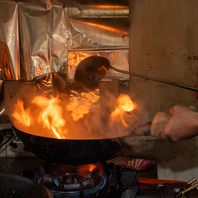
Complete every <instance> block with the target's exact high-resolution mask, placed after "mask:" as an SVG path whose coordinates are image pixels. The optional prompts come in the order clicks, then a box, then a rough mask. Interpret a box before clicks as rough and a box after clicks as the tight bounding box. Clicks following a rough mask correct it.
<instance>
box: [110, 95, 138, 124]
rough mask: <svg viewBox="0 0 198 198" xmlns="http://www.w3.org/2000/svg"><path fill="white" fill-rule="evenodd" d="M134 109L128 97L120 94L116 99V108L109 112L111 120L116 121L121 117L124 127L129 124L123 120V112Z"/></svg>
mask: <svg viewBox="0 0 198 198" xmlns="http://www.w3.org/2000/svg"><path fill="white" fill-rule="evenodd" d="M134 109H135V106H134V103H133V101H132V100H131V99H130V97H129V96H128V95H126V94H124V95H121V96H119V97H118V99H117V107H116V109H115V110H114V111H113V112H112V113H111V116H110V117H111V120H113V121H116V120H117V121H118V120H119V119H121V121H122V123H123V125H124V126H125V127H128V126H129V125H128V124H127V123H126V122H125V120H124V114H125V112H131V111H133V110H134Z"/></svg>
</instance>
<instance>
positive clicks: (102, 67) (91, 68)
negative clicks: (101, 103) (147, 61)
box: [74, 56, 198, 91]
mask: <svg viewBox="0 0 198 198" xmlns="http://www.w3.org/2000/svg"><path fill="white" fill-rule="evenodd" d="M109 69H112V70H114V71H117V72H119V73H123V74H128V75H131V76H136V77H139V78H144V79H147V80H152V81H156V82H161V83H165V84H169V85H173V86H176V87H180V88H183V89H188V90H191V91H198V87H194V86H188V85H183V84H179V83H175V82H170V81H165V80H162V79H158V78H153V77H149V76H144V75H140V74H137V73H133V72H128V71H124V70H120V69H117V68H115V67H113V66H111V65H110V62H109V60H108V59H107V58H105V57H102V56H90V57H87V58H85V59H83V60H82V61H81V62H80V63H79V65H78V66H77V68H76V71H75V75H74V80H75V82H77V83H81V84H83V85H84V86H86V87H88V88H89V89H95V88H96V87H97V85H98V83H99V82H100V80H101V79H102V78H103V77H104V76H105V75H106V74H107V72H108V71H109Z"/></svg>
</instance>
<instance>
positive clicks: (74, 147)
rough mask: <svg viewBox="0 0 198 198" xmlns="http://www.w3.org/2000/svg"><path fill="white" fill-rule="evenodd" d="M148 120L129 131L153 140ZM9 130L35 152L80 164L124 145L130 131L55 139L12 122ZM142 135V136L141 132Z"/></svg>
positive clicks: (99, 159)
mask: <svg viewBox="0 0 198 198" xmlns="http://www.w3.org/2000/svg"><path fill="white" fill-rule="evenodd" d="M150 129H151V122H149V123H145V124H141V125H139V126H138V127H137V128H136V129H135V130H134V131H133V134H134V135H135V136H136V135H137V134H138V137H140V138H141V137H144V138H145V137H148V140H155V139H158V138H159V137H157V138H156V137H152V136H150ZM13 133H14V134H15V135H16V136H17V137H18V138H20V140H21V141H22V142H23V143H24V145H25V146H26V148H27V149H28V150H29V151H31V152H32V153H33V154H35V155H36V156H38V157H40V158H42V159H44V160H47V161H50V162H54V163H58V164H68V165H83V164H91V163H96V162H102V161H106V160H108V159H110V158H112V157H114V155H115V154H116V153H117V152H118V151H119V150H120V149H121V148H122V147H123V146H124V144H125V140H126V139H128V137H133V138H135V137H134V136H132V134H130V135H123V136H121V137H114V138H107V139H87V140H86V139H83V140H80V139H79V140H78V139H55V138H49V137H42V136H36V135H32V134H29V133H26V132H23V131H21V130H19V129H17V128H16V127H14V126H13ZM145 135H146V136H145Z"/></svg>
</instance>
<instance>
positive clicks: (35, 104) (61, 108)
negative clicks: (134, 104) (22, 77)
mask: <svg viewBox="0 0 198 198" xmlns="http://www.w3.org/2000/svg"><path fill="white" fill-rule="evenodd" d="M98 99H99V96H98V95H96V94H95V93H93V92H89V93H81V95H79V96H77V97H74V96H73V97H71V98H70V99H69V100H68V101H63V100H61V99H59V98H52V99H49V98H46V97H44V96H35V98H34V99H33V100H32V101H31V103H30V107H29V108H27V109H25V108H24V104H23V101H22V100H18V101H17V103H16V104H15V106H14V112H13V113H12V118H13V119H14V121H16V122H17V123H18V125H21V126H23V128H24V126H25V127H33V126H34V127H35V129H36V130H37V131H35V133H39V131H38V128H39V129H41V130H42V133H49V132H51V133H53V135H49V134H47V136H53V137H56V138H58V139H64V138H67V132H68V128H69V121H68V120H69V119H70V117H69V115H70V114H71V116H72V118H73V121H78V120H79V119H81V118H83V117H84V115H86V114H88V113H89V111H90V109H91V107H92V105H93V104H94V103H95V102H97V100H98ZM30 109H31V110H30ZM30 111H31V113H30ZM35 125H38V126H35ZM34 127H33V128H34ZM43 129H47V130H46V132H45V130H43ZM29 130H31V129H29ZM37 135H38V134H37Z"/></svg>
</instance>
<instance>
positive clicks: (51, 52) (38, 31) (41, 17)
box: [0, 0, 129, 81]
mask: <svg viewBox="0 0 198 198" xmlns="http://www.w3.org/2000/svg"><path fill="white" fill-rule="evenodd" d="M0 13H1V16H0V24H1V31H0V41H1V42H3V43H5V44H6V45H7V47H8V54H9V56H10V62H11V65H10V66H9V67H10V69H9V71H10V75H9V78H8V80H9V79H10V78H11V79H12V80H27V81H29V80H32V79H34V78H36V77H38V76H41V75H48V74H50V73H56V72H58V73H60V74H64V75H65V76H66V74H67V75H68V61H69V59H68V57H71V56H70V55H68V53H74V54H75V53H80V52H81V53H82V52H84V51H85V52H86V51H87V50H89V52H90V53H95V51H100V53H101V54H108V55H109V54H110V56H113V57H114V61H115V62H117V61H118V60H119V57H120V56H119V57H118V59H116V57H117V56H116V54H117V53H121V54H122V58H124V59H125V60H128V48H129V30H128V27H129V21H128V18H129V6H128V1H122V0H117V1H115V2H112V1H110V0H105V1H102V2H100V1H99V0H97V1H85V0H75V1H61V0H54V1H48V0H42V1H41V0H35V1H23V2H19V1H12V0H11V1H3V0H0ZM108 58H109V57H108ZM1 59H2V58H1ZM118 62H119V61H118ZM112 65H114V64H113V63H112ZM114 66H117V65H114ZM123 67H128V62H127V64H125V65H122V69H126V68H123ZM118 68H119V67H118ZM1 69H4V70H5V67H3V66H1ZM127 70H128V68H127ZM6 71H7V70H6ZM4 73H5V72H4ZM114 74H115V72H114V73H112V74H110V75H112V76H113V75H114ZM69 76H70V77H69V80H70V78H71V76H72V74H71V75H70V74H69ZM117 77H118V78H123V75H122V74H119V75H118V74H117ZM125 77H126V76H125Z"/></svg>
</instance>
